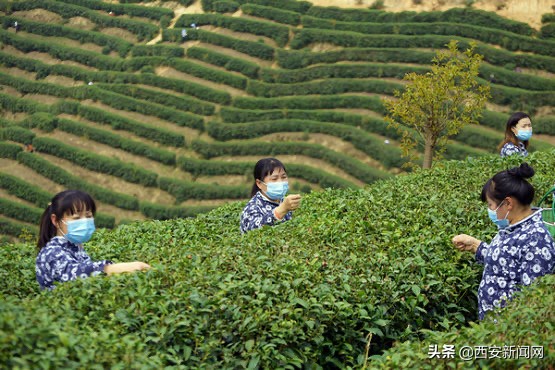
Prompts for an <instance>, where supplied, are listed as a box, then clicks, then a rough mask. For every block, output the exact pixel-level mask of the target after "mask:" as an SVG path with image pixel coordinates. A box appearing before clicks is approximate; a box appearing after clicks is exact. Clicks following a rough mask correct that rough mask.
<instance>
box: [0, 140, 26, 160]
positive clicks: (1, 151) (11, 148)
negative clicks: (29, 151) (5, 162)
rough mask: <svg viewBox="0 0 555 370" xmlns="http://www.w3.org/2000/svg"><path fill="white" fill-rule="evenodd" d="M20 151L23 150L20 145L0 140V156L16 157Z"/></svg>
mask: <svg viewBox="0 0 555 370" xmlns="http://www.w3.org/2000/svg"><path fill="white" fill-rule="evenodd" d="M21 151H23V148H22V147H21V145H17V144H12V143H8V142H6V141H0V158H7V159H16V158H17V155H18V154H19V153H20V152H21Z"/></svg>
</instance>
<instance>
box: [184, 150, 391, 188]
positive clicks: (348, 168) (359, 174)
mask: <svg viewBox="0 0 555 370" xmlns="http://www.w3.org/2000/svg"><path fill="white" fill-rule="evenodd" d="M191 146H192V148H193V149H194V150H195V151H196V152H197V153H199V154H200V155H202V156H203V157H204V158H207V159H209V158H213V157H219V156H244V155H257V156H261V155H271V156H275V155H295V154H296V155H306V156H308V157H312V158H315V159H320V160H324V161H326V162H328V163H330V164H332V165H334V166H336V167H338V168H340V169H342V170H343V171H345V172H346V173H348V174H349V175H351V176H353V177H355V178H357V179H359V180H360V181H363V182H365V183H371V182H374V181H376V180H379V179H383V178H386V177H389V176H391V174H389V173H388V172H385V171H383V170H380V169H377V168H375V167H370V166H368V165H366V164H364V163H362V162H360V161H359V160H356V159H354V158H353V157H350V156H348V155H346V154H343V153H338V152H336V151H333V150H330V149H327V148H325V147H323V146H321V145H318V144H311V143H299V142H275V143H272V145H271V148H270V152H268V143H267V142H263V141H247V142H230V143H219V142H214V143H207V142H204V141H201V140H193V142H192V144H191Z"/></svg>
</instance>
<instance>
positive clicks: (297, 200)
mask: <svg viewBox="0 0 555 370" xmlns="http://www.w3.org/2000/svg"><path fill="white" fill-rule="evenodd" d="M300 205H301V196H300V194H291V195H288V196H286V197H285V198H284V199H283V202H281V204H280V205H279V206H278V207H277V208H276V209H275V210H276V212H277V214H278V215H279V216H277V215H276V217H278V218H279V219H282V218H283V217H285V215H286V214H287V212H289V211H294V210H296V209H297V208H299V206H300Z"/></svg>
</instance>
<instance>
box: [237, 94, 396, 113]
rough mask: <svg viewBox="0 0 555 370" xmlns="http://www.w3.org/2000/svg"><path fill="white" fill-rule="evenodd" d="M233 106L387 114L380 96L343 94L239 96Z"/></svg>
mask: <svg viewBox="0 0 555 370" xmlns="http://www.w3.org/2000/svg"><path fill="white" fill-rule="evenodd" d="M233 106H234V107H237V108H242V109H283V108H286V109H334V108H351V109H353V108H362V109H368V110H372V111H374V112H377V113H381V114H385V108H384V106H383V103H382V102H381V100H380V98H379V97H375V96H358V95H341V96H299V97H280V98H270V99H265V98H250V97H237V98H235V99H234V100H233Z"/></svg>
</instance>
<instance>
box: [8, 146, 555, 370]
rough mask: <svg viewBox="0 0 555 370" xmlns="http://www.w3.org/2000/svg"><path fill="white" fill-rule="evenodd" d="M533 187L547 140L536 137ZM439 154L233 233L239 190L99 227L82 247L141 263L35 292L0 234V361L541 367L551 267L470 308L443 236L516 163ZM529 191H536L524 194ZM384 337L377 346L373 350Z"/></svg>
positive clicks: (465, 260)
mask: <svg viewBox="0 0 555 370" xmlns="http://www.w3.org/2000/svg"><path fill="white" fill-rule="evenodd" d="M528 162H529V163H530V164H531V165H532V166H533V167H534V168H535V169H536V171H537V173H536V176H534V177H533V179H532V180H533V181H532V182H533V184H534V186H535V187H536V189H537V194H538V196H537V198H538V199H539V197H541V195H542V194H543V193H544V192H546V191H547V190H548V189H549V188H550V187H551V186H552V183H553V179H554V177H553V176H554V173H553V168H555V150H551V151H546V152H536V153H533V154H531V155H530V157H529V159H528ZM518 163H519V162H518V158H509V159H505V160H503V159H500V158H498V156H494V155H492V156H486V157H482V158H474V159H473V158H469V159H468V160H465V161H445V162H441V163H439V164H438V165H437V166H436V167H435V168H434V169H432V170H426V171H416V172H415V173H413V174H409V175H400V176H397V177H395V178H392V179H387V180H380V181H377V182H375V183H373V184H372V185H370V186H367V187H365V188H364V189H335V190H332V189H327V190H325V191H322V192H313V193H311V194H309V195H307V196H306V197H304V199H303V204H302V207H301V208H300V209H299V210H298V211H297V212H296V214H295V216H294V218H293V220H291V221H289V222H286V223H284V224H281V225H279V226H275V227H273V228H269V227H265V228H262V229H258V230H255V231H252V232H250V233H247V234H245V235H241V233H240V232H239V215H240V212H241V209H242V207H243V204H244V203H243V202H233V203H230V204H228V205H225V206H222V207H220V208H218V209H216V210H213V211H211V212H209V213H207V214H202V215H198V216H197V217H196V218H193V219H178V220H167V221H155V220H152V221H142V222H136V223H133V224H130V225H121V226H119V227H117V228H115V229H114V230H100V231H99V232H97V233H96V234H95V235H94V236H93V239H92V240H91V241H90V242H89V243H87V249H88V251H89V253H90V254H91V257H92V258H93V259H100V258H107V259H112V260H114V261H128V260H143V261H147V262H149V263H150V264H152V266H153V268H152V269H151V270H150V271H148V272H144V273H136V274H125V275H120V276H112V277H92V278H88V279H80V280H77V281H73V282H69V283H65V284H62V285H58V287H57V288H56V289H55V290H54V291H52V292H39V291H38V284H37V283H36V281H35V278H34V258H35V255H36V254H35V251H34V246H33V244H32V243H27V244H6V245H3V246H2V247H1V248H0V278H1V280H2V282H3V284H2V285H1V287H0V297H1V299H0V364H2V366H3V367H7V368H21V369H23V368H64V369H71V368H87V369H89V368H90V369H96V368H99V369H101V368H122V369H123V368H141V369H142V368H144V369H160V368H164V367H168V368H175V369H178V368H179V369H181V368H183V369H186V368H195V369H197V368H206V369H209V368H210V369H211V368H220V369H239V368H251V369H255V368H261V369H280V368H282V369H294V368H311V369H329V368H363V367H366V368H384V369H398V368H414V369H421V368H430V369H435V368H442V367H445V368H453V367H457V368H477V367H481V368H492V369H519V368H522V367H523V366H524V367H527V368H552V367H553V366H555V356H554V353H555V352H554V351H553V350H554V348H553V340H552V338H553V336H552V333H553V326H554V323H555V317H554V312H555V310H554V309H555V306H554V303H553V302H555V300H554V291H555V290H554V289H553V287H554V285H555V278H554V276H553V275H551V276H547V277H545V278H542V279H541V280H539V282H538V284H534V285H532V287H530V288H529V289H526V290H525V291H524V293H523V295H522V297H519V298H518V299H516V300H514V301H513V302H511V304H510V305H509V306H508V308H507V309H505V310H502V311H501V312H500V313H498V314H497V315H496V318H497V323H494V322H493V321H492V320H491V319H486V320H485V321H483V322H476V321H477V312H476V311H477V305H476V290H477V287H478V282H479V280H480V277H481V268H480V267H479V266H478V265H477V264H475V263H474V262H473V257H472V256H470V255H469V254H463V253H460V252H458V251H457V250H456V249H455V248H454V247H453V246H452V244H451V241H450V240H451V238H452V236H454V235H456V234H458V233H468V234H471V235H474V236H476V237H478V238H481V239H483V240H490V239H491V238H492V237H493V236H494V235H495V232H496V228H495V226H494V225H493V224H492V223H491V221H490V220H489V219H488V217H487V212H485V205H484V204H483V203H481V201H480V200H479V194H480V191H481V187H482V185H483V183H484V182H485V181H486V180H487V179H488V178H489V177H490V176H492V175H493V174H495V173H496V172H498V171H500V170H503V169H506V168H508V167H513V166H515V165H517V164H518ZM536 202H537V199H536ZM433 344H436V345H438V346H439V347H440V348H441V346H442V345H444V344H450V345H455V346H457V349H458V348H460V346H463V345H470V346H478V345H497V346H501V347H502V346H504V345H506V346H526V345H530V346H531V345H534V346H543V347H544V358H543V359H534V360H531V359H524V358H522V357H521V358H520V359H513V360H504V359H489V360H485V359H484V360H475V361H463V360H461V359H459V358H458V357H457V358H454V359H437V358H434V359H430V358H429V356H428V350H429V346H430V345H433ZM384 351H385V352H384Z"/></svg>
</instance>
